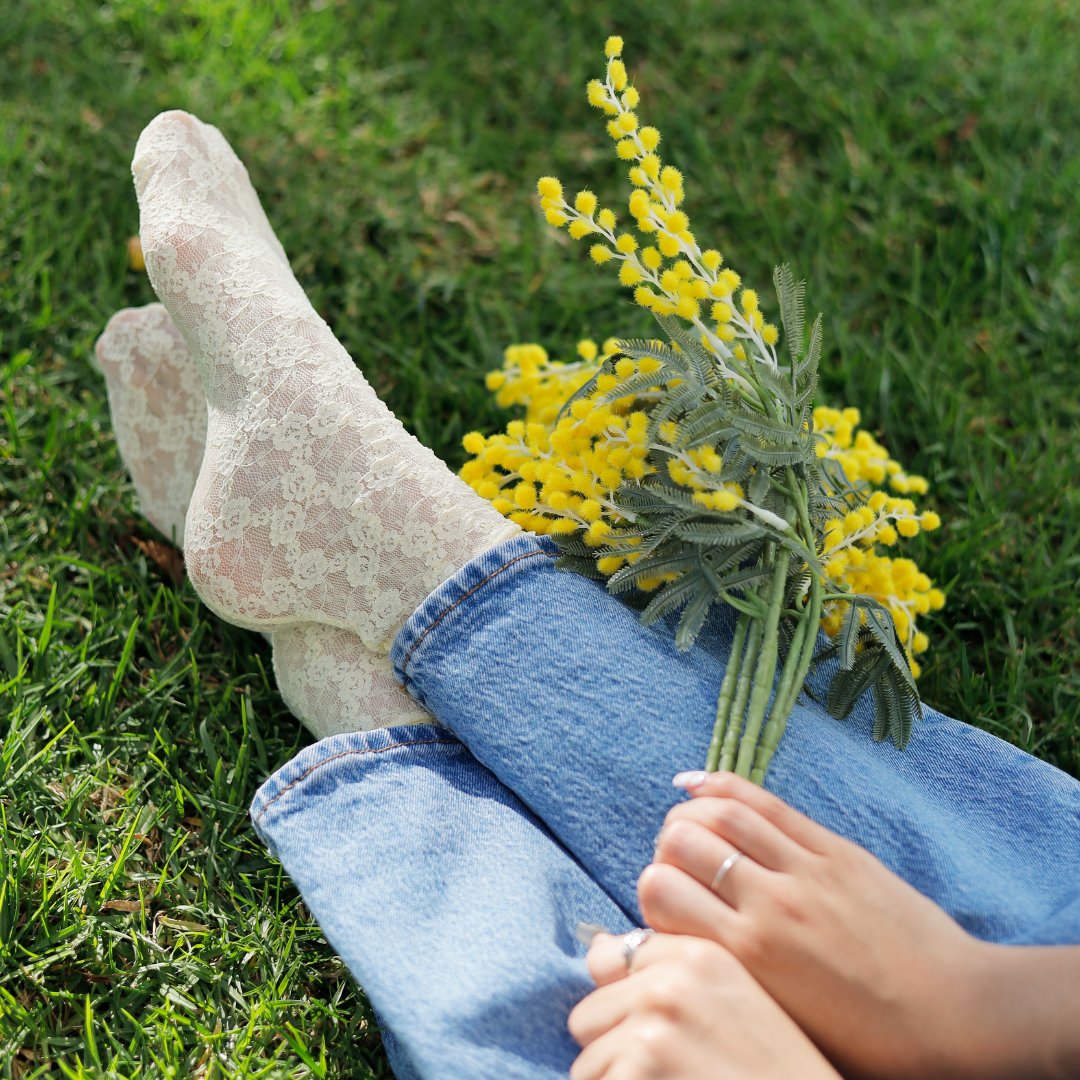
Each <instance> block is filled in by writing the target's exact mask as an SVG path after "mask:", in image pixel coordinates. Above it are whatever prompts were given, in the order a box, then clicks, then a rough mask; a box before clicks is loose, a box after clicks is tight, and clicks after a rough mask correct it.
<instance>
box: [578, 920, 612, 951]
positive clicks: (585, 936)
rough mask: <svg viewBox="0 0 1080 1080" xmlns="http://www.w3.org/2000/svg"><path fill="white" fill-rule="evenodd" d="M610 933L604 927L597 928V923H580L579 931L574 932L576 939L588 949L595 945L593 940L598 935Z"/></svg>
mask: <svg viewBox="0 0 1080 1080" xmlns="http://www.w3.org/2000/svg"><path fill="white" fill-rule="evenodd" d="M610 933H611V931H610V930H608V929H606V928H605V927H603V926H597V924H596V923H590V922H579V923H578V924H577V929H576V930H575V931H574V937H576V938H577V939H578V941H579V942H580V943H581V944H582V945H584V946H585V948H586V949H587V948H588V947H589V946H590V945H591V944H592V943H593V938H594V937H596V935H597V934H610Z"/></svg>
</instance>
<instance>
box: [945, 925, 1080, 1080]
mask: <svg viewBox="0 0 1080 1080" xmlns="http://www.w3.org/2000/svg"><path fill="white" fill-rule="evenodd" d="M971 940H972V945H973V948H971V949H970V950H969V951H968V954H967V955H966V957H965V958H964V963H963V971H964V974H963V979H964V981H965V983H966V984H967V988H966V989H964V990H960V991H959V993H960V994H961V997H960V999H959V1006H960V1007H959V1008H958V1009H957V1010H956V1013H955V1024H954V1025H953V1030H952V1033H951V1037H950V1038H949V1040H948V1050H949V1057H950V1062H951V1071H950V1072H947V1073H945V1075H948V1076H956V1077H964V1078H966V1077H972V1078H976V1077H977V1078H978V1080H997V1078H999V1077H1000V1078H1001V1080H1013V1078H1015V1077H1018V1076H1024V1077H1031V1078H1033V1080H1035V1078H1046V1080H1055V1078H1057V1077H1061V1078H1063V1080H1064V1078H1069V1077H1075V1076H1076V1075H1078V1073H1077V1070H1078V1069H1080V1034H1078V1028H1077V1024H1076V1016H1077V1015H1080V1012H1078V1009H1080V993H1078V991H1077V979H1076V975H1077V970H1078V964H1077V961H1078V960H1080V949H1075V948H1069V947H1046V948H1036V947H1025V946H1019V945H994V944H989V943H986V942H981V941H976V940H975V939H971Z"/></svg>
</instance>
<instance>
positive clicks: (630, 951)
mask: <svg viewBox="0 0 1080 1080" xmlns="http://www.w3.org/2000/svg"><path fill="white" fill-rule="evenodd" d="M653 933H654V931H652V930H649V929H647V928H646V929H641V930H631V931H630V933H629V934H627V935H626V936H625V937H624V938H623V947H622V954H623V959H624V960H625V961H626V970H627V971H628V972H629V970H630V965H631V964H632V963H633V962H634V956H635V954H636V953H637V951H638V949H640V948H641V946H642V945H644V944H645V942H646V941H648V940H649V938H651V937H652V936H653Z"/></svg>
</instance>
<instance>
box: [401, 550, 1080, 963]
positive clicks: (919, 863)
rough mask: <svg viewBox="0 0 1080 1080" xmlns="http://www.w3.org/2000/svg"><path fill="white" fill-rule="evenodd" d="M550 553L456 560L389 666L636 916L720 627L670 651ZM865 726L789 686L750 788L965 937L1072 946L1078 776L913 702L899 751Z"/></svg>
mask: <svg viewBox="0 0 1080 1080" xmlns="http://www.w3.org/2000/svg"><path fill="white" fill-rule="evenodd" d="M553 553H554V546H553V545H552V544H551V543H550V542H548V541H546V540H538V539H537V538H536V537H531V536H522V537H518V538H516V539H514V540H511V541H508V542H506V543H504V544H500V545H499V546H497V547H495V548H493V549H491V550H490V551H488V552H486V553H485V554H484V555H482V556H480V557H479V558H477V559H475V560H473V561H472V562H471V563H470V564H469V565H468V566H466V567H464V568H463V569H462V570H461V571H460V572H459V573H458V574H456V575H455V576H454V577H453V578H451V579H450V580H449V581H447V582H445V583H444V584H443V585H442V586H440V587H439V588H438V589H437V590H436V591H435V592H434V593H432V594H431V595H430V596H429V597H428V598H427V600H425V602H424V603H423V604H422V605H421V606H420V608H418V609H417V610H416V612H414V614H413V615H412V617H411V618H410V619H409V621H408V622H407V623H406V625H405V627H404V628H403V630H402V631H401V633H400V634H399V635H398V638H397V640H396V641H395V643H394V648H393V652H392V659H393V661H394V664H395V668H396V670H397V672H398V676H399V678H401V679H402V682H403V683H404V685H405V686H406V687H407V688H408V689H409V690H410V692H411V693H412V694H413V695H414V696H415V697H416V698H417V699H418V700H419V701H420V702H421V703H422V704H423V705H424V706H425V707H426V708H428V709H429V710H430V711H432V712H433V713H434V714H435V716H436V717H438V719H439V720H440V722H441V723H443V724H444V725H446V726H447V727H449V728H450V729H451V730H453V731H454V732H455V733H456V734H457V735H458V736H459V737H460V738H461V739H462V741H463V742H464V743H465V744H466V745H467V746H468V747H469V748H470V749H471V750H472V752H473V753H474V754H475V755H476V757H477V758H478V759H479V760H480V761H481V762H483V763H484V764H485V765H486V766H487V767H488V768H489V769H491V770H492V772H494V773H495V774H496V775H497V776H498V777H499V778H500V779H501V780H502V781H503V782H504V783H505V784H507V786H508V787H510V788H512V789H513V790H514V791H515V792H516V793H517V794H518V795H519V796H520V797H521V799H522V800H523V801H524V802H525V803H526V804H527V805H528V806H529V807H530V808H531V809H532V810H533V811H534V812H535V813H536V814H537V815H538V816H539V817H540V818H542V819H543V820H544V821H545V822H546V823H547V824H548V826H549V827H550V828H551V829H552V831H553V832H554V834H555V835H556V836H558V837H559V838H560V840H562V841H563V843H565V844H566V845H567V847H569V848H570V849H571V850H572V851H573V852H574V853H575V854H576V855H577V857H578V858H579V859H580V860H581V862H582V864H583V865H584V866H585V868H586V869H587V870H588V871H589V872H590V873H591V874H592V875H593V876H594V877H595V878H596V880H597V881H599V882H600V883H601V885H602V886H603V887H604V888H605V889H606V890H607V891H608V892H609V893H610V894H611V895H612V896H613V897H614V898H615V899H616V901H617V902H618V903H619V904H620V905H621V906H622V907H623V908H624V909H625V910H627V911H629V912H631V914H632V915H633V916H634V917H635V918H636V917H639V916H638V910H637V906H636V888H635V886H636V880H637V876H638V874H639V873H640V871H641V869H642V867H643V866H644V865H645V864H646V863H647V862H648V861H649V860H650V858H651V856H652V846H653V841H654V839H655V835H656V832H657V830H658V829H659V826H660V824H661V822H662V820H663V817H664V814H665V813H666V812H667V810H668V809H669V808H670V806H671V805H672V804H673V802H674V801H675V800H676V798H677V795H676V793H675V792H674V790H673V789H672V787H671V777H672V776H673V775H674V773H676V772H678V771H680V770H682V769H687V768H699V767H700V766H701V763H702V762H703V761H704V760H705V751H706V746H707V744H708V741H709V737H710V734H711V728H712V721H713V714H714V712H715V706H716V695H717V692H718V690H719V686H720V683H721V681H722V679H723V675H724V670H725V663H726V659H727V653H728V651H729V649H730V633H731V620H730V619H726V618H725V617H724V616H723V615H720V616H718V617H717V619H716V620H714V622H713V624H711V625H710V627H709V633H708V635H707V636H706V638H705V640H704V641H703V643H702V645H701V646H699V647H695V648H694V649H691V650H690V651H689V652H686V653H680V652H678V650H676V648H675V646H674V641H673V634H672V632H671V626H670V625H666V626H660V627H658V628H644V627H642V626H641V624H640V623H639V621H638V617H637V615H636V613H634V612H633V611H631V610H630V609H629V608H627V607H626V606H625V605H623V604H622V603H621V602H619V601H618V600H616V599H615V598H613V597H611V596H610V595H609V594H608V593H607V592H606V590H605V589H604V587H603V586H602V585H601V584H599V583H596V582H593V581H589V580H587V579H585V578H582V577H580V576H578V575H575V574H570V573H565V572H563V571H560V570H557V569H556V568H555V566H554V561H553ZM820 683H821V680H820V679H819V680H818V686H819V688H820ZM871 724H872V718H871V716H870V711H869V709H868V708H867V702H865V701H864V702H861V703H860V704H859V706H858V707H857V708H856V710H855V713H854V715H853V716H852V717H851V719H849V720H848V721H846V722H845V723H839V722H837V721H835V720H833V719H832V718H831V717H829V716H828V715H827V713H826V712H825V710H824V709H823V708H822V707H821V706H820V705H818V704H816V703H815V702H814V701H812V700H810V699H809V698H808V697H806V696H805V695H804V697H803V698H802V699H800V702H799V703H798V705H797V706H796V708H795V710H794V713H793V715H792V717H791V719H790V721H789V726H788V731H787V734H786V735H785V738H784V740H783V742H782V744H781V748H780V751H779V752H778V754H777V756H776V758H775V759H774V762H773V766H772V769H771V771H770V774H769V777H768V786H769V787H770V788H771V789H772V790H773V791H775V792H776V793H777V794H778V795H780V796H781V797H782V798H784V799H785V800H786V801H788V802H789V803H791V804H792V805H793V806H795V807H796V808H797V809H799V810H801V811H802V812H803V813H805V814H807V815H808V816H810V817H812V818H814V819H815V820H817V821H819V822H820V823H821V824H823V825H825V826H827V827H828V828H830V829H833V830H834V831H836V832H838V833H840V834H841V835H843V836H847V837H848V838H850V839H852V840H854V841H856V842H858V843H860V844H862V845H863V846H864V847H866V848H868V849H869V850H870V851H871V852H873V854H875V855H876V856H877V857H878V858H880V859H881V860H882V861H883V862H884V863H885V864H886V865H887V866H889V867H890V868H892V869H893V870H894V871H896V872H897V873H898V874H900V875H901V876H902V877H904V878H905V879H906V880H907V881H909V882H910V883H911V884H912V885H914V886H915V887H916V888H918V889H920V890H921V891H922V892H923V893H925V894H926V895H928V896H929V897H931V898H932V899H933V900H935V901H936V902H937V903H939V904H940V905H941V906H942V907H943V908H945V910H947V911H949V912H950V913H951V914H952V915H953V916H954V917H956V918H957V919H958V920H959V921H960V922H961V923H962V925H964V926H965V927H967V928H968V929H969V930H970V931H971V932H972V933H974V934H976V935H978V936H980V937H983V938H986V939H988V940H995V941H1014V940H1028V941H1032V940H1042V941H1047V942H1049V941H1073V942H1080V920H1078V919H1077V909H1078V906H1080V905H1077V904H1075V903H1073V904H1072V905H1071V906H1070V899H1071V898H1072V899H1075V897H1076V894H1077V892H1078V891H1080V784H1078V783H1077V782H1076V781H1075V780H1074V779H1072V778H1071V777H1069V776H1067V775H1065V774H1064V773H1062V772H1060V771H1059V770H1057V769H1054V768H1052V767H1051V766H1049V765H1046V764H1045V763H1043V762H1039V761H1037V760H1035V759H1034V758H1032V757H1030V756H1028V755H1026V754H1023V753H1022V752H1020V751H1018V750H1016V749H1015V748H1014V747H1011V746H1009V745H1008V744H1006V743H1004V742H1002V741H1001V740H999V739H996V738H994V737H993V736H991V735H989V734H987V733H986V732H983V731H979V730H977V729H975V728H972V727H970V726H968V725H966V724H962V723H960V722H958V721H956V720H952V719H950V718H948V717H946V716H943V715H942V714H940V713H937V712H934V711H933V710H928V713H927V718H926V720H925V722H924V723H923V724H922V725H920V727H919V728H918V729H917V730H916V732H915V734H914V737H913V738H912V741H911V743H910V745H909V746H908V748H907V749H906V750H905V751H903V752H899V751H897V750H895V749H894V748H893V747H892V746H891V745H875V744H873V743H872V741H871V739H870V736H869V732H870V728H871ZM1069 912H1071V913H1072V914H1071V915H1070V914H1069Z"/></svg>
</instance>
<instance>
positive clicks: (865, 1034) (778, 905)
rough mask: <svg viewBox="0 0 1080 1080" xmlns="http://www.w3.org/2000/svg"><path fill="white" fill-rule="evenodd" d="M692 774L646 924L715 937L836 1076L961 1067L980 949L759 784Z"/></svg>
mask: <svg viewBox="0 0 1080 1080" xmlns="http://www.w3.org/2000/svg"><path fill="white" fill-rule="evenodd" d="M691 778H692V779H691V784H690V785H688V789H689V790H691V791H692V793H693V794H694V795H695V796H696V797H695V798H694V799H692V800H690V801H689V802H684V803H680V804H679V805H678V806H676V807H674V808H673V809H672V810H671V811H670V813H669V814H668V816H667V820H666V823H665V825H664V829H663V831H662V833H661V835H660V838H659V841H658V844H657V851H656V861H655V862H654V863H653V864H652V865H651V866H649V867H647V868H646V870H645V872H644V873H643V874H642V875H641V879H640V881H639V884H638V894H639V898H640V902H641V909H642V912H643V914H644V916H645V918H646V920H647V921H648V923H649V925H650V926H653V927H655V928H656V929H657V930H661V931H665V932H667V933H676V934H692V935H696V936H698V937H703V938H709V939H711V940H713V941H715V942H717V943H719V944H720V945H722V946H723V947H724V948H725V949H726V950H727V951H729V952H730V953H731V954H732V956H733V957H734V958H735V959H737V960H738V961H739V962H740V963H741V964H742V965H743V966H745V968H746V969H747V970H748V971H749V972H750V974H751V975H753V977H754V978H755V979H756V980H757V981H758V982H759V983H760V984H761V985H762V986H763V987H764V988H765V989H766V990H767V991H768V993H769V994H770V995H772V997H773V998H774V999H775V1000H776V1001H777V1002H778V1003H779V1005H780V1006H782V1007H783V1009H784V1010H785V1012H786V1013H788V1014H789V1015H790V1016H791V1017H792V1018H793V1019H794V1020H795V1021H796V1022H797V1023H798V1024H799V1026H800V1027H801V1028H802V1029H803V1030H804V1031H805V1032H806V1033H807V1034H808V1035H809V1036H810V1037H811V1038H812V1039H813V1040H814V1042H815V1043H817V1045H818V1046H820V1047H821V1048H822V1049H823V1050H824V1051H825V1053H826V1054H828V1056H829V1057H830V1058H831V1060H832V1061H834V1062H835V1063H837V1065H838V1067H840V1068H841V1069H843V1070H844V1071H845V1072H851V1073H856V1074H862V1075H870V1076H875V1077H886V1076H905V1075H906V1076H911V1075H919V1076H930V1075H959V1074H963V1073H964V1072H967V1071H968V1069H969V1068H970V1067H972V1062H971V1061H970V1054H971V1053H972V1052H973V1048H972V1046H971V1045H970V1043H971V1036H972V1031H973V1030H974V1029H977V1027H978V1022H977V1018H978V1011H979V1006H978V1002H977V991H978V981H979V972H980V970H981V968H982V965H983V963H984V959H985V951H986V950H987V949H988V948H990V947H988V946H985V945H982V944H981V943H979V942H977V941H976V940H975V939H974V938H972V937H970V936H969V935H968V934H967V933H965V932H964V931H963V930H962V929H961V928H960V927H959V926H958V925H957V924H956V923H955V922H954V921H953V920H952V919H951V918H949V916H948V915H946V914H945V912H943V911H942V910H941V909H940V908H939V907H937V906H936V905H935V904H933V903H932V902H931V901H930V900H928V899H927V898H926V897H924V896H922V895H921V894H920V893H918V892H916V891H915V890H914V889H913V888H911V887H910V886H909V885H907V884H906V883H905V882H903V881H901V880H900V878H898V877H896V875H894V874H893V873H891V872H890V871H889V870H887V869H886V868H885V867H884V866H883V865H882V864H881V863H880V862H878V861H877V860H876V859H875V858H874V857H873V856H872V855H870V854H869V853H868V852H866V851H864V850H863V849H862V848H860V847H858V846H857V845H855V844H852V843H849V842H848V841H846V840H844V839H842V838H840V837H839V836H836V835H835V834H834V833H831V832H830V831H829V830H827V829H824V828H822V827H821V826H819V825H817V824H816V823H814V822H813V821H811V820H810V819H809V818H806V817H804V816H803V815H802V814H799V813H798V812H796V811H795V810H793V809H791V807H789V806H788V805H787V804H786V803H784V802H783V801H781V800H780V799H778V798H776V797H775V796H773V795H771V794H769V793H768V792H766V791H764V790H762V789H761V788H759V787H757V786H755V785H753V784H751V783H749V782H748V781H746V780H742V779H740V778H739V777H736V776H733V775H731V774H715V775H711V776H707V777H704V776H703V774H691ZM694 781H697V782H696V783H695V782H694ZM736 851H737V852H741V853H742V857H741V858H739V859H738V860H737V861H735V862H734V863H733V864H730V868H729V869H728V870H727V871H726V872H725V873H724V874H723V875H722V879H721V880H720V881H718V882H717V881H716V876H717V871H718V870H719V868H720V867H721V866H722V865H723V864H724V862H725V860H726V859H728V857H729V856H731V855H732V854H733V853H734V852H736ZM714 884H715V888H714ZM973 1025H974V1027H973ZM965 1043H966V1044H967V1045H963V1044H965ZM978 1075H984V1076H985V1075H988V1074H987V1073H979V1074H978Z"/></svg>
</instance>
